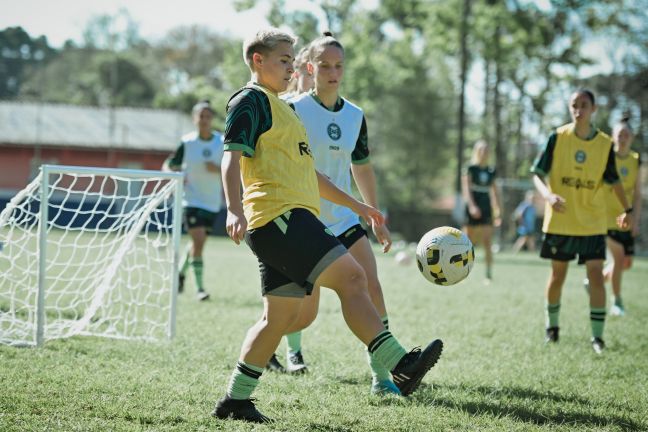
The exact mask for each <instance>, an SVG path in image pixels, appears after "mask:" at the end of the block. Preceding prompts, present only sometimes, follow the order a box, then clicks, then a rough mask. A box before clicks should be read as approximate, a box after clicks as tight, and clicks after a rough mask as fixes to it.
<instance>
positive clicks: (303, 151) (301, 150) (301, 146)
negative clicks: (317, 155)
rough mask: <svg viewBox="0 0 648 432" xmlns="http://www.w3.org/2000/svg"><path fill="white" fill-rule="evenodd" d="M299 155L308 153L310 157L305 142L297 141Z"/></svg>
mask: <svg viewBox="0 0 648 432" xmlns="http://www.w3.org/2000/svg"><path fill="white" fill-rule="evenodd" d="M299 155H300V156H304V155H308V156H311V157H312V155H311V152H310V148H308V144H306V143H305V142H300V143H299Z"/></svg>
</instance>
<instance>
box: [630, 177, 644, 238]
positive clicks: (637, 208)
mask: <svg viewBox="0 0 648 432" xmlns="http://www.w3.org/2000/svg"><path fill="white" fill-rule="evenodd" d="M642 171H643V170H642V169H641V167H639V173H638V174H637V181H636V183H635V192H634V200H633V202H632V208H633V209H634V210H633V211H634V217H633V218H632V220H633V221H634V224H633V225H632V235H633V236H635V237H636V236H638V235H639V223H640V222H641V199H642V197H641V179H642V178H643V177H642V174H643V173H642Z"/></svg>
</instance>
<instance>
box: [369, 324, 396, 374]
mask: <svg viewBox="0 0 648 432" xmlns="http://www.w3.org/2000/svg"><path fill="white" fill-rule="evenodd" d="M382 322H383V324H384V325H385V329H388V328H389V320H388V319H387V315H385V316H384V317H382ZM367 361H368V362H369V367H371V377H372V379H373V380H374V381H377V382H380V381H387V380H391V373H390V372H389V369H387V368H386V367H385V366H383V365H382V364H381V363H380V362H378V360H377V359H376V358H375V357H373V356H372V355H371V354H370V353H369V350H367Z"/></svg>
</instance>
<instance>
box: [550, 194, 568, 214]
mask: <svg viewBox="0 0 648 432" xmlns="http://www.w3.org/2000/svg"><path fill="white" fill-rule="evenodd" d="M547 202H548V203H549V205H550V206H551V208H552V209H554V211H556V212H558V213H564V212H565V210H566V207H565V206H566V204H567V202H566V201H565V198H563V197H561V196H560V195H556V194H549V196H548V197H547Z"/></svg>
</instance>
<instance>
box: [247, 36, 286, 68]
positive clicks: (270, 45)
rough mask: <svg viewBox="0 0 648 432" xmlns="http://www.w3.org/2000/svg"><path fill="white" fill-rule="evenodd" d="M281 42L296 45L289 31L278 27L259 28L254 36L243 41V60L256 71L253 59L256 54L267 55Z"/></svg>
mask: <svg viewBox="0 0 648 432" xmlns="http://www.w3.org/2000/svg"><path fill="white" fill-rule="evenodd" d="M281 42H288V43H289V44H290V45H294V44H295V42H296V40H295V38H294V37H292V36H291V35H289V34H288V33H286V32H283V31H281V30H279V29H277V28H273V27H271V28H267V29H263V30H259V31H258V32H256V34H255V35H254V36H252V37H250V38H248V39H246V40H245V42H243V60H244V61H245V64H247V65H248V67H249V68H250V70H251V71H254V69H253V64H254V63H253V61H252V57H253V56H254V54H255V53H259V54H262V55H266V54H268V53H269V52H270V51H272V50H274V49H275V48H276V47H277V45H279V44H280V43H281Z"/></svg>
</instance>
